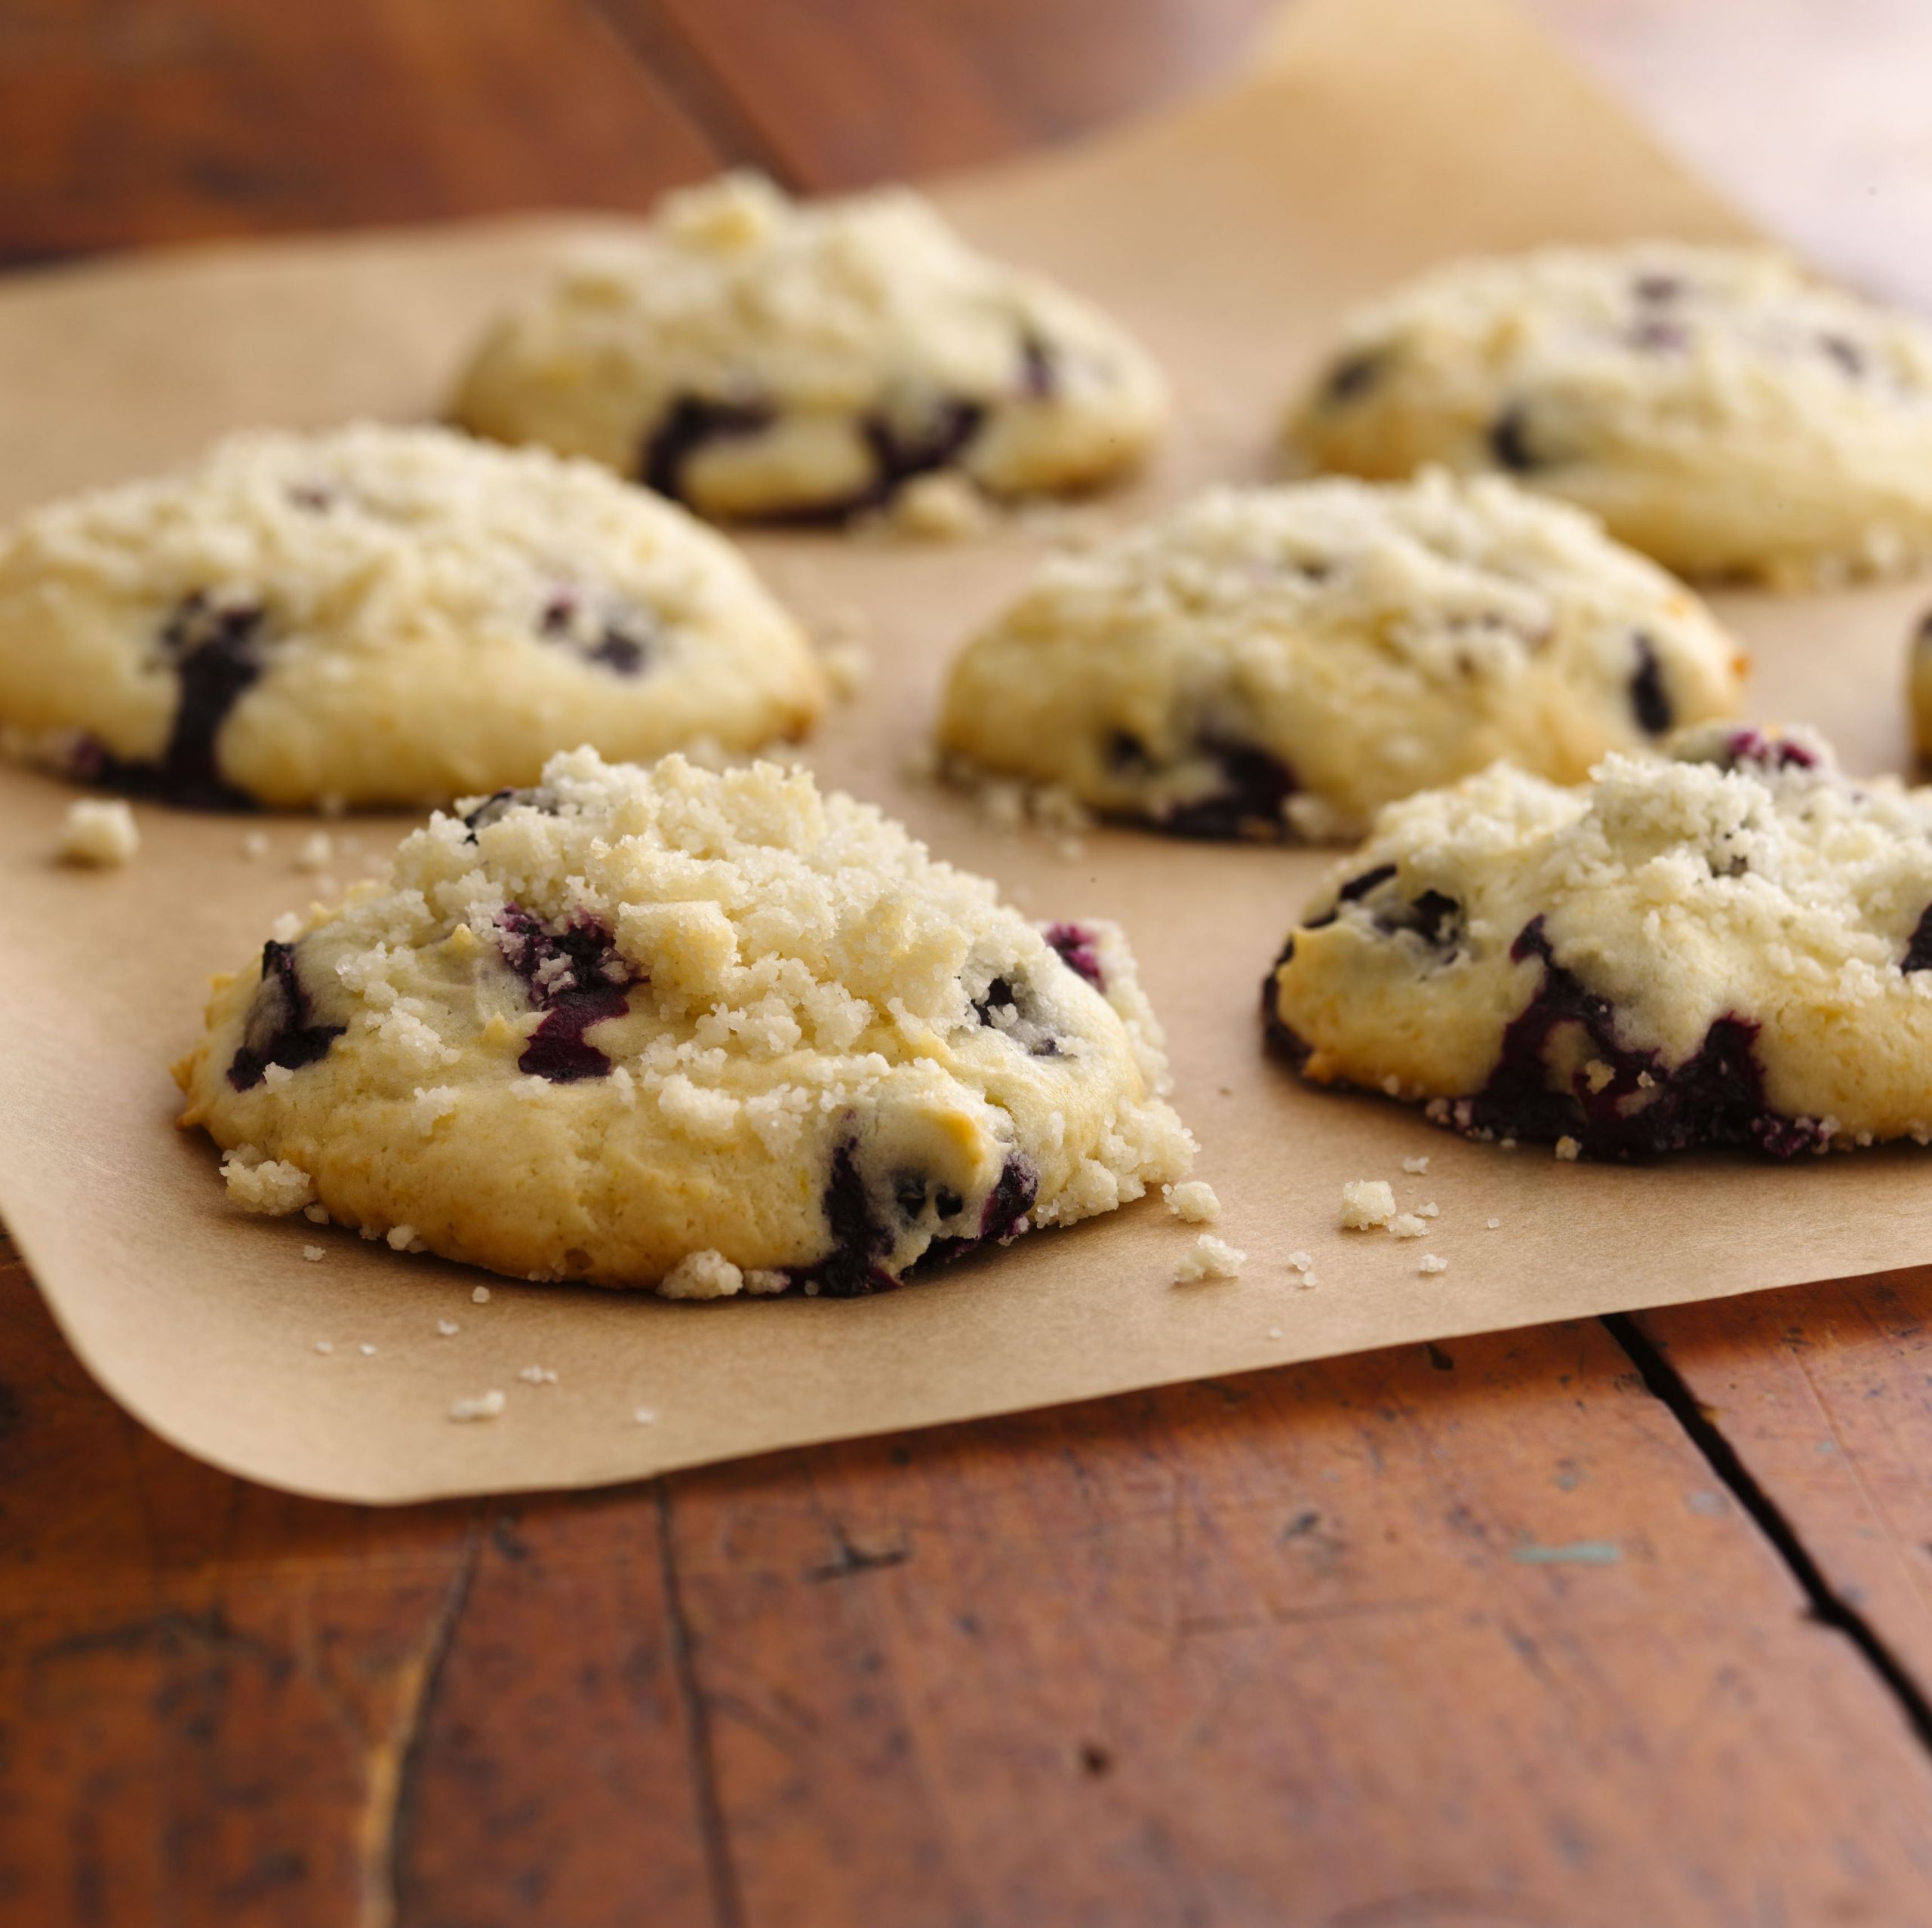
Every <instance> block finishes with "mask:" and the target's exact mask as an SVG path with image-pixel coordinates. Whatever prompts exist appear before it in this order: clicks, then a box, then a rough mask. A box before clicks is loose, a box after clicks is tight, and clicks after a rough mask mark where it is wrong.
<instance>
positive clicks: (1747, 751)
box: [1718, 730, 1818, 770]
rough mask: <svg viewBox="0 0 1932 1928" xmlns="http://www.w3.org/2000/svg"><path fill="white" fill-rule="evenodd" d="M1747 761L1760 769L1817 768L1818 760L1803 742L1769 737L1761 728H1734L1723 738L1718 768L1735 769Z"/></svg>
mask: <svg viewBox="0 0 1932 1928" xmlns="http://www.w3.org/2000/svg"><path fill="white" fill-rule="evenodd" d="M1743 764H1755V765H1756V766H1757V767H1758V768H1759V769H1760V770H1815V769H1817V767H1818V759H1817V758H1816V757H1815V756H1814V755H1812V754H1811V752H1810V751H1809V750H1807V749H1806V748H1805V747H1804V745H1803V744H1802V743H1789V742H1787V741H1786V740H1785V739H1783V737H1778V736H1766V735H1765V734H1764V732H1763V731H1762V730H1733V731H1732V732H1731V733H1730V735H1729V736H1727V737H1726V738H1725V739H1724V754H1723V757H1722V758H1721V761H1720V762H1719V764H1718V767H1719V768H1721V769H1724V770H1736V769H1737V768H1738V767H1740V766H1741V765H1743Z"/></svg>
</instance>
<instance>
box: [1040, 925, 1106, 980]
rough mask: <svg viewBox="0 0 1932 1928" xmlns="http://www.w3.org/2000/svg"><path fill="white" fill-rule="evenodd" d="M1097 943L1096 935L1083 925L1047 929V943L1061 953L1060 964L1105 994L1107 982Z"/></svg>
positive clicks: (1057, 926)
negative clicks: (1095, 947)
mask: <svg viewBox="0 0 1932 1928" xmlns="http://www.w3.org/2000/svg"><path fill="white" fill-rule="evenodd" d="M1095 941H1096V940H1095V938H1094V933H1093V932H1092V931H1091V930H1088V928H1087V927H1086V926H1085V925H1084V924H1048V927H1047V942H1048V943H1049V944H1051V946H1053V947H1054V949H1055V950H1056V951H1057V952H1059V953H1060V962H1061V963H1062V964H1065V965H1066V967H1067V969H1068V970H1071V971H1075V972H1077V973H1078V974H1079V975H1080V976H1082V977H1084V978H1085V979H1086V980H1087V982H1088V983H1089V984H1091V985H1092V986H1093V987H1094V989H1095V990H1096V991H1099V992H1105V991H1106V988H1107V980H1106V974H1105V973H1103V971H1102V970H1101V969H1100V953H1099V952H1097V950H1095V949H1094V943H1095Z"/></svg>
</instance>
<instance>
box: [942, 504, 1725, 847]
mask: <svg viewBox="0 0 1932 1928" xmlns="http://www.w3.org/2000/svg"><path fill="white" fill-rule="evenodd" d="M1742 669H1743V657H1742V656H1741V655H1740V653H1739V651H1738V650H1737V646H1736V645H1735V644H1733V643H1732V642H1731V641H1730V639H1729V638H1727V636H1726V635H1724V632H1722V631H1721V629H1718V626H1717V625H1716V624H1715V623H1714V622H1713V621H1712V619H1711V617H1710V616H1709V614H1708V613H1707V612H1706V610H1705V609H1704V608H1703V605H1702V604H1700V603H1699V602H1698V601H1697V598H1695V597H1694V596H1693V595H1690V592H1688V591H1687V590H1686V589H1684V587H1683V586H1681V584H1679V583H1676V582H1675V581H1673V580H1672V579H1671V578H1670V577H1668V576H1666V574H1665V573H1663V570H1660V569H1658V568H1657V567H1655V566H1654V564H1651V563H1649V562H1647V561H1644V559H1643V558H1641V557H1640V556H1637V555H1632V554H1631V553H1630V552H1629V550H1627V549H1621V548H1620V547H1619V546H1617V544H1616V543H1613V542H1611V541H1610V540H1607V538H1606V537H1604V534H1602V532H1601V530H1599V529H1598V527H1596V526H1595V524H1594V523H1592V521H1590V519H1589V518H1588V517H1587V516H1585V515H1580V514H1579V513H1578V512H1577V511H1576V510H1574V509H1568V508H1565V507H1564V506H1562V505H1561V504H1560V503H1550V502H1545V501H1543V500H1539V499H1538V498H1537V497H1533V496H1530V495H1526V494H1524V493H1523V492H1522V491H1521V490H1519V489H1517V488H1515V487H1513V486H1512V484H1509V483H1508V482H1506V481H1502V480H1500V479H1498V478H1483V479H1479V480H1476V481H1459V480H1457V479H1455V478H1452V477H1451V476H1450V475H1447V474H1445V473H1444V472H1441V471H1440V470H1437V471H1433V472H1429V473H1427V474H1425V475H1423V476H1422V477H1421V478H1419V479H1418V480H1417V481H1414V482H1411V483H1406V484H1395V485H1386V484H1385V485H1373V484H1367V483H1361V482H1354V481H1318V482H1306V483H1300V484H1291V485H1290V486H1288V487H1282V488H1272V489H1248V490H1232V489H1221V490H1215V491H1214V492H1212V493H1211V494H1207V495H1205V496H1203V497H1199V498H1198V500H1195V501H1194V502H1193V503H1190V504H1189V506H1187V507H1186V508H1184V509H1182V510H1181V511H1180V512H1179V513H1178V514H1177V515H1173V516H1171V517H1169V518H1168V519H1167V520H1166V521H1163V522H1160V523H1157V524H1154V525H1152V526H1151V527H1147V528H1144V529H1141V530H1137V531H1135V532H1134V533H1133V534H1129V535H1128V536H1126V537H1123V538H1121V540H1118V541H1116V542H1114V543H1111V544H1109V546H1106V547H1104V548H1102V549H1097V550H1094V551H1092V552H1089V553H1088V554H1085V555H1077V556H1072V557H1067V558H1060V559H1057V560H1056V561H1053V562H1051V563H1050V564H1048V565H1047V567H1045V568H1044V570H1042V571H1041V574H1040V575H1039V577H1038V578H1037V580H1035V583H1034V584H1033V586H1032V588H1031V589H1029V590H1028V591H1027V592H1026V594H1025V595H1023V596H1022V597H1021V598H1020V600H1019V601H1017V602H1016V603H1015V604H1013V605H1012V607H1010V608H1009V609H1008V610H1006V611H1005V612H1004V614H1002V615H1001V616H999V617H997V618H996V619H995V620H994V622H993V623H992V626H991V627H989V629H986V630H984V631H983V632H981V634H980V635H979V636H978V637H977V638H975V639H974V641H972V642H971V644H968V647H967V649H966V650H965V653H964V654H963V655H962V656H961V658H960V659H959V661H958V663H957V664H955V666H954V669H953V673H952V682H951V684H950V686H949V688H948V690H947V692H946V703H945V707H944V711H943V715H942V716H941V718H940V728H939V738H940V745H941V747H942V749H943V751H944V752H946V754H947V755H949V756H950V757H952V758H954V759H955V760H957V761H958V762H959V763H960V764H962V765H964V766H968V767H974V768H977V769H981V770H992V771H995V772H998V773H1001V774H1004V775H1008V776H1019V777H1022V778H1024V779H1026V780H1029V781H1031V782H1033V783H1041V784H1050V785H1057V786H1063V787H1064V788H1065V789H1067V790H1069V791H1071V792H1072V793H1073V794H1074V795H1075V796H1077V797H1078V798H1080V799H1081V801H1084V803H1086V804H1088V805H1089V806H1091V807H1092V808H1093V809H1094V810H1098V811H1100V812H1102V813H1104V814H1106V815H1109V816H1123V817H1133V818H1137V819H1143V820H1144V821H1146V822H1148V823H1153V824H1155V825H1157V826H1159V827H1161V829H1167V830H1173V831H1179V832H1186V833H1189V834H1191V835H1200V836H1215V837H1226V836H1235V835H1250V836H1263V837H1266V836H1279V835H1281V834H1282V833H1283V832H1284V829H1287V828H1288V827H1289V826H1291V825H1292V826H1294V828H1295V829H1298V830H1299V831H1300V832H1303V834H1305V835H1311V836H1318V835H1338V834H1348V835H1359V834H1360V833H1361V829H1362V828H1363V827H1364V826H1365V824H1366V823H1367V819H1368V818H1369V817H1370V816H1371V815H1372V814H1373V813H1374V811H1375V810H1377V808H1378V807H1380V805H1382V804H1385V803H1386V802H1388V801H1390V800H1391V799H1392V798H1396V797H1401V796H1406V795H1408V794H1409V793H1410V792H1411V791H1414V790H1418V789H1423V788H1425V787H1426V786H1429V785H1432V784H1438V783H1447V782H1450V781H1452V780H1454V779H1455V778H1456V777H1457V776H1463V775H1464V774H1466V773H1468V772H1469V771H1471V770H1479V769H1481V768H1482V767H1484V765H1485V764H1488V763H1490V762H1491V761H1494V759H1495V758H1498V757H1508V758H1511V759H1512V760H1513V761H1515V762H1518V763H1519V764H1522V765H1523V766H1524V767H1526V768H1527V769H1531V770H1537V771H1539V772H1540V773H1543V775H1545V776H1552V777H1555V778H1558V779H1560V780H1566V781H1571V780H1576V779H1578V778H1580V777H1581V776H1583V774H1584V773H1586V771H1587V770H1589V767H1590V766H1591V765H1592V764H1593V763H1594V762H1595V761H1596V760H1597V758H1599V757H1600V756H1601V755H1603V754H1604V752H1605V751H1607V750H1611V749H1625V748H1634V747H1635V746H1639V745H1641V744H1643V743H1646V742H1648V741H1651V740H1654V739H1656V738H1657V737H1659V736H1661V735H1663V733H1665V732H1666V731H1667V730H1670V729H1671V728H1672V727H1673V726H1674V725H1676V724H1681V723H1684V722H1687V721H1698V720H1702V719H1703V718H1707V717H1711V716H1718V715H1727V714H1729V713H1730V712H1732V711H1733V710H1734V709H1736V707H1737V696H1738V687H1739V679H1740V672H1741V670H1742Z"/></svg>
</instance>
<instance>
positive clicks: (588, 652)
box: [537, 586, 657, 676]
mask: <svg viewBox="0 0 1932 1928" xmlns="http://www.w3.org/2000/svg"><path fill="white" fill-rule="evenodd" d="M582 606H583V603H582V598H581V597H580V595H579V594H578V592H577V591H576V590H575V589H571V588H569V587H568V586H565V587H561V588H559V589H556V590H555V592H553V593H552V595H551V597H550V599H549V601H548V602H546V604H544V605H543V611H542V613H540V615H539V616H538V617H537V630H538V632H539V633H540V635H543V636H544V637H545V638H547V639H549V641H552V642H561V643H566V644H568V645H569V646H570V647H571V648H573V649H574V650H576V651H577V653H578V654H579V655H580V656H581V657H583V660H585V661H586V663H600V664H601V665H602V666H603V667H604V668H605V669H611V670H614V671H615V672H617V674H618V675H620V676H636V675H641V674H642V673H643V671H644V669H645V666H646V665H647V664H648V663H649V662H650V660H651V648H652V645H653V644H654V642H655V641H656V638H657V621H656V619H655V618H654V617H652V616H651V613H650V612H649V611H648V610H642V609H639V608H637V607H635V605H633V604H623V605H621V606H620V607H615V608H614V609H613V610H612V611H611V613H609V614H608V615H607V616H606V617H605V620H604V621H603V623H601V626H599V628H598V632H597V634H596V635H595V636H594V637H593V638H589V640H585V639H583V638H580V637H579V636H578V635H577V612H578V610H580V608H581V607H582Z"/></svg>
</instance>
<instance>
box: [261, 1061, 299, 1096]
mask: <svg viewBox="0 0 1932 1928" xmlns="http://www.w3.org/2000/svg"><path fill="white" fill-rule="evenodd" d="M294 1082H295V1074H294V1072H292V1071H291V1070H290V1069H289V1068H288V1066H287V1065H263V1067H262V1084H263V1088H264V1089H265V1090H269V1091H279V1090H281V1088H282V1087H284V1086H285V1085H288V1084H294Z"/></svg>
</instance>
